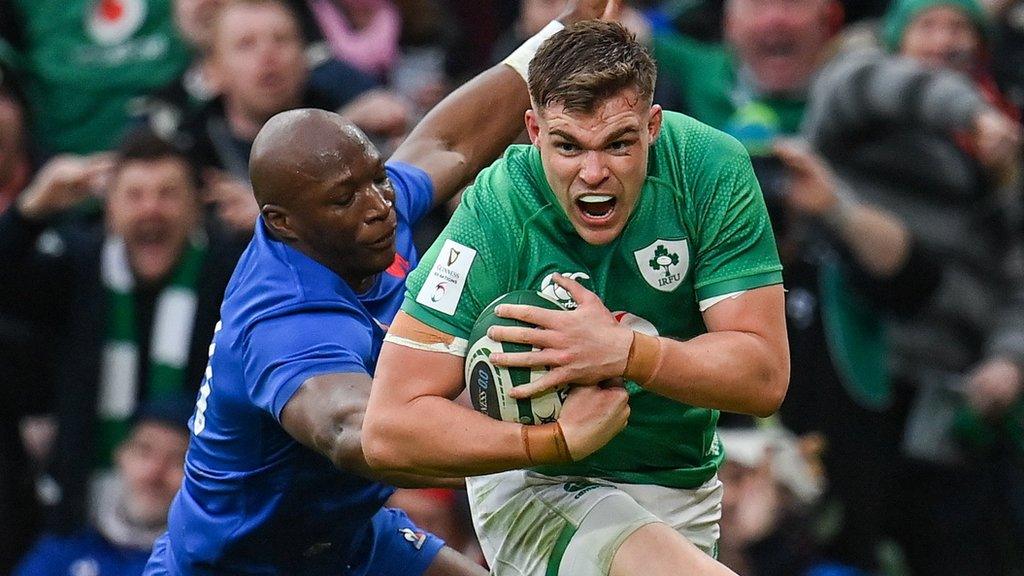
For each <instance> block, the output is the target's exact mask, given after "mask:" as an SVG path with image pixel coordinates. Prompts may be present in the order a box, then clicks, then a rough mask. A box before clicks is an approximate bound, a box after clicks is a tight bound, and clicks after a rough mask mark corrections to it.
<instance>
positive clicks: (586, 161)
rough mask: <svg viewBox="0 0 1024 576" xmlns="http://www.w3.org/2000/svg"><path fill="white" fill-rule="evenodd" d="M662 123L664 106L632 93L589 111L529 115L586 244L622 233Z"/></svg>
mask: <svg viewBox="0 0 1024 576" xmlns="http://www.w3.org/2000/svg"><path fill="white" fill-rule="evenodd" d="M661 119H662V114H661V107H660V106H657V105H653V106H652V105H651V104H650V102H649V101H648V100H647V99H645V98H642V97H640V95H639V94H638V92H637V91H636V90H635V89H633V88H627V89H623V90H621V91H619V92H617V93H615V94H614V95H612V96H610V97H608V98H606V99H604V100H602V101H600V102H598V103H597V105H596V106H594V108H593V110H590V111H586V112H581V111H577V110H566V109H565V107H564V106H563V105H562V104H560V103H558V102H555V103H551V104H549V105H547V106H545V107H543V108H540V109H539V110H538V109H537V108H536V107H535V108H533V109H531V110H529V111H527V113H526V128H527V132H528V133H529V135H530V140H531V141H532V142H533V144H534V145H535V146H537V147H538V148H539V149H540V155H541V162H542V163H543V165H544V174H545V176H546V177H547V181H548V184H549V185H550V186H551V190H552V191H553V192H554V195H555V197H556V198H557V199H558V202H559V204H560V205H561V206H562V209H563V210H564V211H565V214H566V215H567V216H568V217H569V221H570V222H571V223H572V225H573V227H574V228H575V229H576V232H577V233H578V234H579V235H580V237H582V238H583V239H584V240H585V241H586V242H588V243H590V244H594V245H601V244H607V243H609V242H611V241H612V240H614V239H615V238H617V237H618V236H619V234H621V233H622V229H623V228H625V226H626V222H627V221H628V220H629V216H630V215H631V214H632V213H633V209H634V208H635V207H636V202H637V199H638V198H639V197H640V190H641V189H642V188H643V185H644V180H645V179H646V178H647V157H648V153H649V150H650V146H651V143H652V142H653V141H654V139H655V138H656V137H657V136H658V132H659V130H660V129H661Z"/></svg>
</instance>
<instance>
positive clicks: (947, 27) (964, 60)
mask: <svg viewBox="0 0 1024 576" xmlns="http://www.w3.org/2000/svg"><path fill="white" fill-rule="evenodd" d="M980 49H981V37H980V35H979V34H978V30H977V29H976V28H975V27H974V24H973V23H972V22H971V19H970V18H969V17H968V16H967V14H964V13H963V12H961V11H960V10H957V9H956V8H953V7H951V6H936V7H934V8H929V9H927V10H923V11H921V12H920V13H919V14H918V15H917V16H915V17H914V20H913V21H912V22H911V23H910V25H908V26H907V29H906V30H905V31H904V33H903V40H902V42H901V44H900V52H901V53H902V54H903V55H904V56H909V57H910V58H913V59H915V60H917V61H919V62H921V63H922V64H925V65H926V66H931V67H934V68H952V69H954V70H960V71H961V72H967V71H969V69H970V67H971V65H972V64H973V63H974V60H975V58H976V56H977V53H978V51H979V50H980Z"/></svg>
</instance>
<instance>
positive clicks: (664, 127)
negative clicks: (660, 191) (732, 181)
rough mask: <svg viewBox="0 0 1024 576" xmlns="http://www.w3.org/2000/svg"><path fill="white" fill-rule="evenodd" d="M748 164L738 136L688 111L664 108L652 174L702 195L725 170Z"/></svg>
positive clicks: (739, 169)
mask: <svg viewBox="0 0 1024 576" xmlns="http://www.w3.org/2000/svg"><path fill="white" fill-rule="evenodd" d="M749 165H750V156H749V155H748V154H747V150H746V148H744V147H743V144H741V143H740V142H739V141H738V140H736V138H733V137H732V136H730V135H729V134H726V133H725V132H723V131H721V130H718V129H717V128H714V127H712V126H709V125H708V124H705V123H703V122H701V121H699V120H697V119H695V118H692V117H690V116H687V115H686V114H682V113H679V112H673V111H669V110H666V111H664V113H663V119H662V124H661V132H660V134H659V135H658V138H657V140H656V141H655V142H654V145H653V146H652V147H651V163H650V175H651V176H653V177H655V178H660V179H662V180H665V181H668V182H670V183H672V184H673V185H674V187H675V188H677V190H678V191H679V192H680V193H691V194H699V193H701V192H702V191H706V190H707V187H708V185H709V184H710V183H713V182H716V181H718V180H719V178H720V177H721V176H722V174H723V173H735V172H737V171H743V170H744V169H749ZM744 167H747V168H744Z"/></svg>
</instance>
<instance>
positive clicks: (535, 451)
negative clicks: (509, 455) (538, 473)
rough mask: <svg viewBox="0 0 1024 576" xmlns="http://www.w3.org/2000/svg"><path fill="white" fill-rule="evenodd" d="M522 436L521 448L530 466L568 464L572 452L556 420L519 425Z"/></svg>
mask: <svg viewBox="0 0 1024 576" xmlns="http://www.w3.org/2000/svg"><path fill="white" fill-rule="evenodd" d="M520 426H521V427H520V432H521V434H522V438H523V449H525V450H526V459H527V460H528V461H529V462H530V465H531V466H540V465H543V464H569V463H571V462H572V461H573V460H572V454H570V453H569V445H568V444H566V442H565V435H564V434H563V433H562V426H561V424H559V423H558V422H550V423H548V424H541V425H537V426H528V425H526V424H522V425H520Z"/></svg>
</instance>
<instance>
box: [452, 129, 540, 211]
mask: <svg viewBox="0 0 1024 576" xmlns="http://www.w3.org/2000/svg"><path fill="white" fill-rule="evenodd" d="M544 186H547V180H546V179H545V178H544V167H543V165H542V164H541V161H540V152H539V151H538V150H537V148H536V147H534V146H530V145H523V144H517V145H512V146H509V148H508V149H507V150H506V151H505V154H503V155H502V156H501V158H498V159H497V160H495V161H494V163H492V164H491V165H490V166H488V167H487V168H484V169H483V170H482V171H481V172H480V174H479V175H477V178H476V180H475V181H474V182H473V185H472V186H470V187H469V188H467V189H466V191H465V193H464V194H463V197H462V201H463V204H465V205H466V208H467V209H470V210H473V211H475V212H478V213H484V214H485V215H486V216H487V217H488V219H490V220H496V218H495V217H496V216H500V217H501V218H504V219H511V220H520V219H523V218H527V217H529V215H531V214H533V213H535V212H536V211H537V210H539V209H541V208H544V207H545V206H547V205H548V204H550V200H549V199H548V198H547V197H546V196H545V194H544Z"/></svg>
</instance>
